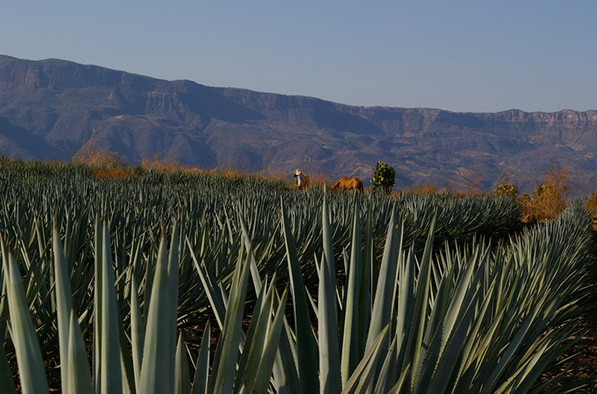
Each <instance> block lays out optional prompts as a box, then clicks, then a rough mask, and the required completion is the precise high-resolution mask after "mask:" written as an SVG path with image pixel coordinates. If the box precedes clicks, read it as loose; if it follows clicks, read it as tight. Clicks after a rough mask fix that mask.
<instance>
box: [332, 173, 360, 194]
mask: <svg viewBox="0 0 597 394" xmlns="http://www.w3.org/2000/svg"><path fill="white" fill-rule="evenodd" d="M338 188H340V189H342V190H358V191H360V192H362V191H363V181H362V180H360V179H359V178H349V177H346V176H343V177H342V178H340V179H339V180H338V182H336V183H334V186H332V187H330V191H331V192H333V191H334V190H336V189H338Z"/></svg>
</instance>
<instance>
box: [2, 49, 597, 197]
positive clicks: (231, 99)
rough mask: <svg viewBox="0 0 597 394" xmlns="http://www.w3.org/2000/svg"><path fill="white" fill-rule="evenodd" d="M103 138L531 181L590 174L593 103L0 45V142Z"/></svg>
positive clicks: (261, 159) (330, 171)
mask: <svg viewBox="0 0 597 394" xmlns="http://www.w3.org/2000/svg"><path fill="white" fill-rule="evenodd" d="M88 147H101V148H102V149H106V150H109V151H114V152H119V153H121V154H122V155H123V157H124V159H125V160H127V161H128V162H131V163H135V162H139V161H141V160H142V159H143V158H152V157H155V156H158V157H166V158H173V159H176V160H178V161H179V162H180V163H182V164H187V165H190V166H198V167H202V168H215V167H220V168H235V169H238V170H245V171H266V172H273V173H278V174H288V177H289V178H290V173H291V172H292V171H293V170H294V169H295V168H297V167H298V168H301V169H303V170H304V171H305V172H306V173H308V174H309V173H311V174H325V175H326V176H328V177H329V178H330V179H332V178H336V177H339V176H342V175H352V176H359V177H362V178H363V179H365V180H366V181H368V180H369V178H370V177H371V175H372V167H374V166H375V163H376V162H377V161H378V160H382V161H385V162H387V163H389V164H391V165H392V166H394V168H395V169H396V172H397V186H398V187H403V186H407V185H411V184H423V183H434V184H436V185H439V186H446V187H458V188H462V187H474V186H476V185H479V186H481V187H483V188H489V187H491V185H492V184H494V183H495V182H496V181H514V182H516V183H517V184H519V188H520V189H521V190H522V191H528V190H529V189H530V188H534V187H535V186H536V184H537V182H538V180H539V179H540V178H541V177H542V175H543V173H544V172H545V170H546V169H547V168H548V167H549V166H550V165H556V166H561V167H569V168H570V174H571V177H570V180H571V181H572V182H573V184H574V186H575V187H576V190H577V192H583V193H586V192H588V191H590V190H592V189H593V187H595V186H597V176H595V175H594V169H595V168H597V112H596V111H588V112H575V111H570V110H563V111H560V112H556V113H542V112H536V113H526V112H522V111H518V110H510V111H505V112H499V113H454V112H448V111H443V110H439V109H426V108H416V109H406V108H387V107H355V106H349V105H342V104H337V103H333V102H329V101H324V100H319V99H316V98H311V97H302V96H286V95H280V94H271V93H260V92H254V91H249V90H242V89H234V88H215V87H208V86H204V85H200V84H197V83H195V82H191V81H165V80H159V79H155V78H150V77H146V76H141V75H136V74H131V73H127V72H123V71H115V70H110V69H106V68H102V67H97V66H91V65H80V64H76V63H72V62H67V61H63V60H56V59H49V60H42V61H28V60H21V59H15V58H12V57H8V56H0V154H1V155H4V156H7V157H18V158H37V159H44V160H46V159H51V160H70V159H71V158H72V157H73V156H74V155H76V154H77V152H79V151H81V149H86V148H88Z"/></svg>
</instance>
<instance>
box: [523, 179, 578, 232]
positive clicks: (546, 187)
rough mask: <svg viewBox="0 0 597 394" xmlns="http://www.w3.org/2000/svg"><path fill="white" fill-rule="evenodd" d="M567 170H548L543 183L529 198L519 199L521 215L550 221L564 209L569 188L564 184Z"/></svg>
mask: <svg viewBox="0 0 597 394" xmlns="http://www.w3.org/2000/svg"><path fill="white" fill-rule="evenodd" d="M567 174H568V170H567V169H554V168H550V169H549V171H547V174H546V177H545V181H544V183H543V184H541V185H539V186H538V187H537V189H536V190H535V192H534V193H533V195H532V196H531V197H528V196H527V198H523V199H520V200H519V202H520V205H521V211H522V213H523V215H530V216H532V217H534V218H536V219H537V220H552V219H554V218H556V217H557V216H558V215H559V214H560V213H561V212H562V211H563V210H564V208H566V199H567V197H568V192H569V190H570V187H569V186H568V184H567V183H566V177H567Z"/></svg>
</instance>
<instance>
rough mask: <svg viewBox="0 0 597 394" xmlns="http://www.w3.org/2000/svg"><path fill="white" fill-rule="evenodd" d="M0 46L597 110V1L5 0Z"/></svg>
mask: <svg viewBox="0 0 597 394" xmlns="http://www.w3.org/2000/svg"><path fill="white" fill-rule="evenodd" d="M0 7H1V8H0V10H1V12H0V54H5V55H10V56H14V57H19V58H25V59H32V60H38V59H46V58H60V59H65V60H72V61H75V62H79V63H84V64H96V65H101V66H105V67H109V68H114V69H119V70H125V71H129V72H134V73H138V74H144V75H149V76H153V77H157V78H163V79H169V80H174V79H189V80H193V81H195V82H198V83H201V84H205V85H210V86H230V87H239V88H248V89H253V90H257V91H265V92H275V93H282V94H290V95H295V94H296V95H306V96H313V97H319V98H322V99H326V100H332V101H335V102H340V103H345V104H353V105H364V106H374V105H381V106H397V107H432V108H442V109H447V110H452V111H464V112H468V111H471V112H483V111H491V112H494V111H501V110H506V109H511V108H518V109H522V110H525V111H546V112H552V111H557V110H560V109H574V110H587V109H597V23H596V17H597V1H595V0H575V1H549V0H528V1H525V0H522V1H520V0H518V1H514V0H501V1H473V0H469V1H460V0H444V1H425V0H420V1H415V0H411V1H398V0H396V1H381V0H380V1H371V2H368V1H363V0H360V1H336V0H330V1H326V0H319V1H311V0H301V1H294V2H286V1H279V0H278V1H259V0H257V1H249V0H245V1H232V0H230V1H227V0H222V1H216V0H213V1H200V0H195V1H187V0H174V1H168V2H167V1H153V0H144V1H138V0H119V1H115V0H102V1H94V2H88V1H85V0H83V1H70V0H69V1H62V0H54V1H48V0H44V1H40V0H25V1H20V0H3V1H2V3H1V5H0Z"/></svg>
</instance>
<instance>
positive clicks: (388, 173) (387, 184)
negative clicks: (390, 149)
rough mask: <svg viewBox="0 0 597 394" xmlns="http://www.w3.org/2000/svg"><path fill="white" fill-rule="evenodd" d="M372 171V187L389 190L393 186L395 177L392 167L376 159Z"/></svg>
mask: <svg viewBox="0 0 597 394" xmlns="http://www.w3.org/2000/svg"><path fill="white" fill-rule="evenodd" d="M373 171H374V173H373V178H371V185H372V186H373V188H374V189H383V190H385V191H387V192H390V191H391V190H392V187H394V182H395V179H394V178H395V177H396V172H395V171H394V168H393V167H392V166H390V165H388V164H386V163H384V162H382V161H378V162H377V165H376V166H375V168H374V169H373Z"/></svg>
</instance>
